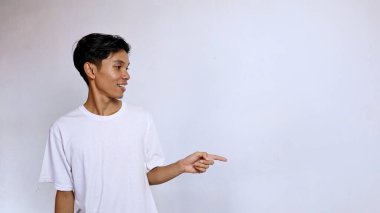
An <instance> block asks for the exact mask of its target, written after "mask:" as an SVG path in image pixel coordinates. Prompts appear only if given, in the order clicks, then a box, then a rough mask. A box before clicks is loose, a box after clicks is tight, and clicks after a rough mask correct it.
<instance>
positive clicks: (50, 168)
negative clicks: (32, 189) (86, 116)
mask: <svg viewBox="0 0 380 213" xmlns="http://www.w3.org/2000/svg"><path fill="white" fill-rule="evenodd" d="M39 182H50V183H54V186H55V188H56V189H57V190H60V191H73V184H72V183H73V182H72V173H71V167H70V164H69V163H68V161H67V158H66V155H65V151H64V148H63V143H62V137H61V135H60V132H59V129H58V128H57V127H54V126H53V127H52V128H50V131H49V137H48V140H47V144H46V148H45V155H44V159H43V163H42V169H41V175H40V179H39Z"/></svg>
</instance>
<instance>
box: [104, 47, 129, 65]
mask: <svg viewBox="0 0 380 213" xmlns="http://www.w3.org/2000/svg"><path fill="white" fill-rule="evenodd" d="M104 61H107V62H118V63H123V64H129V57H128V53H127V52H125V50H119V51H118V52H114V53H111V54H110V55H109V56H108V58H106V59H104Z"/></svg>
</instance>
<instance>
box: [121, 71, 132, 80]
mask: <svg viewBox="0 0 380 213" xmlns="http://www.w3.org/2000/svg"><path fill="white" fill-rule="evenodd" d="M121 78H123V79H126V80H129V79H130V78H131V76H130V75H129V73H128V71H127V70H125V71H123V72H122V74H121Z"/></svg>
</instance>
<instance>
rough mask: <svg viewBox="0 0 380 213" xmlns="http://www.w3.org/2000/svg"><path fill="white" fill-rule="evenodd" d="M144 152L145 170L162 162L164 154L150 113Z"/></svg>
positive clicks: (160, 164)
mask: <svg viewBox="0 0 380 213" xmlns="http://www.w3.org/2000/svg"><path fill="white" fill-rule="evenodd" d="M144 152H145V165H146V169H147V172H149V171H150V170H152V169H154V168H155V167H157V166H162V165H163V164H164V154H163V152H162V148H161V144H160V141H159V138H158V134H157V130H156V127H155V125H154V122H153V119H152V116H151V115H150V114H148V121H147V129H146V132H145V138H144Z"/></svg>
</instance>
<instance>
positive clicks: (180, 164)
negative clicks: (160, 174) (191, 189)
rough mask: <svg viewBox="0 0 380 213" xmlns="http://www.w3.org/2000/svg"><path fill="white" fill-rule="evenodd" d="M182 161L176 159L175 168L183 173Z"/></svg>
mask: <svg viewBox="0 0 380 213" xmlns="http://www.w3.org/2000/svg"><path fill="white" fill-rule="evenodd" d="M182 161H183V160H179V161H177V168H178V169H179V171H180V173H185V171H186V169H185V165H184V163H183V162H182Z"/></svg>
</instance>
